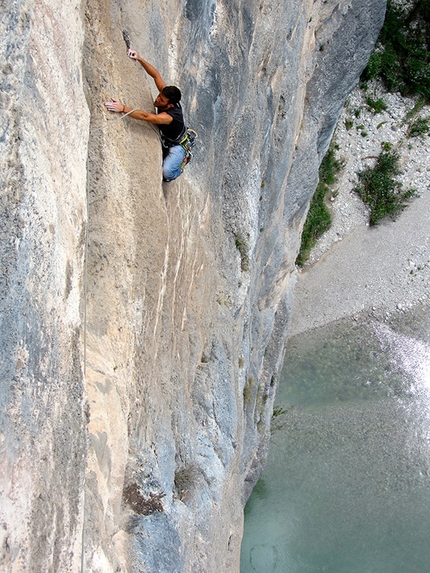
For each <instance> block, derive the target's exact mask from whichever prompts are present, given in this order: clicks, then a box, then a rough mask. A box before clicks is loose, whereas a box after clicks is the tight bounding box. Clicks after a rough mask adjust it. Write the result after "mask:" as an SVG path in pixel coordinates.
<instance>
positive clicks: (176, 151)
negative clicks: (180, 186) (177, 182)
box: [163, 145, 186, 181]
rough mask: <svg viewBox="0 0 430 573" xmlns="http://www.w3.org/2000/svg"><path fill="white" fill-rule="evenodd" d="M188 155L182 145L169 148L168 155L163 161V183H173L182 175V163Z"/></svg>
mask: <svg viewBox="0 0 430 573" xmlns="http://www.w3.org/2000/svg"><path fill="white" fill-rule="evenodd" d="M185 155H186V153H185V149H184V148H183V147H182V146H181V145H174V146H173V147H169V148H168V153H167V155H166V157H165V158H164V161H163V181H173V179H176V178H177V177H179V175H180V174H181V173H182V171H181V163H182V161H183V160H184V157H185Z"/></svg>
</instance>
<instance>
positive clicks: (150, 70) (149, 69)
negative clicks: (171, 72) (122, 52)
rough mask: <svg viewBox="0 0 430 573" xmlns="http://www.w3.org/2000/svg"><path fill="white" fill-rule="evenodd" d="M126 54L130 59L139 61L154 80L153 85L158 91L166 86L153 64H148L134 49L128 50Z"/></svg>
mask: <svg viewBox="0 0 430 573" xmlns="http://www.w3.org/2000/svg"><path fill="white" fill-rule="evenodd" d="M127 56H128V57H129V58H131V59H132V60H136V61H137V62H139V64H140V65H141V66H142V68H143V69H144V70H145V72H146V73H147V74H148V75H149V76H151V78H152V79H153V80H154V82H155V85H156V86H157V88H158V91H160V92H161V90H162V89H163V88H165V87H166V85H167V84H166V82H165V81H164V80H163V78H162V77H161V75H160V72H159V71H158V70H157V69H156V68H154V66H153V65H151V64H149V63H148V62H146V61H145V60H144V59H143V58H141V57H140V56H139V54H138V53H137V52H136V50H128V52H127Z"/></svg>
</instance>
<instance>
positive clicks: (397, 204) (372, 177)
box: [354, 151, 417, 226]
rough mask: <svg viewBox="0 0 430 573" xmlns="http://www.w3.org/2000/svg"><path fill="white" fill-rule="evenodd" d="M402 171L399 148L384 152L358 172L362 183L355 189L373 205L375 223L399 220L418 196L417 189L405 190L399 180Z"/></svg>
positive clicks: (373, 222)
mask: <svg viewBox="0 0 430 573" xmlns="http://www.w3.org/2000/svg"><path fill="white" fill-rule="evenodd" d="M400 174H401V171H400V169H399V156H398V153H397V152H395V151H383V152H382V153H381V154H380V155H379V157H378V159H377V161H376V165H375V166H374V167H366V168H365V169H363V171H361V172H360V173H359V174H358V179H359V184H358V185H357V186H356V187H355V188H354V191H355V192H356V193H358V195H359V196H360V197H361V199H362V200H363V201H364V203H366V205H368V207H369V208H370V219H369V224H370V225H371V226H373V225H376V224H377V223H378V222H379V221H381V220H382V219H385V218H391V219H395V218H396V217H397V215H399V213H400V212H401V211H403V209H404V208H405V207H406V206H407V204H408V202H409V201H410V199H411V198H412V197H415V196H416V195H417V192H416V191H415V190H413V189H409V190H408V191H403V190H402V184H401V183H400V182H399V181H397V180H396V177H397V176H398V175H400Z"/></svg>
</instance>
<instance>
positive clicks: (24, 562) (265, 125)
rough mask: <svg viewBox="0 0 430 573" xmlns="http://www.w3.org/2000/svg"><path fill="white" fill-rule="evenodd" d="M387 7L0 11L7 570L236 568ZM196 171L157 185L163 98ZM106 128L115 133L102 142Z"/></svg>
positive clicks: (230, 5)
mask: <svg viewBox="0 0 430 573" xmlns="http://www.w3.org/2000/svg"><path fill="white" fill-rule="evenodd" d="M383 13H384V2H383V1H382V0H363V1H362V2H360V3H359V2H357V1H356V0H353V1H351V0H349V1H346V0H343V1H333V0H329V1H322V2H319V1H317V2H304V1H302V0H292V1H291V2H285V1H281V0H261V1H260V2H251V1H246V2H242V1H240V0H228V1H227V0H224V1H221V0H218V1H215V0H213V1H207V2H202V1H200V0H199V1H197V0H188V1H180V0H169V2H167V1H163V0H158V1H157V2H152V1H151V2H149V1H147V0H129V1H128V2H125V1H123V0H116V1H112V2H109V3H107V4H106V2H102V1H101V0H89V1H88V2H87V3H83V4H81V3H80V2H78V1H76V0H66V1H64V0H63V2H61V3H59V2H58V0H51V1H45V0H43V1H42V0H40V1H35V0H34V1H32V0H20V1H19V0H18V1H15V2H14V3H13V5H12V8H9V9H7V10H6V9H4V8H2V13H1V28H0V30H1V31H2V32H3V33H2V35H1V38H2V40H1V50H2V54H4V55H5V57H4V58H2V60H4V61H5V62H6V63H5V64H4V67H3V70H2V71H3V74H2V76H1V81H2V91H1V97H2V99H3V103H4V105H3V106H2V108H3V111H2V129H3V131H2V136H1V138H0V145H1V162H2V164H1V165H2V179H3V181H4V182H5V185H4V188H5V191H4V195H3V194H2V197H3V196H4V198H5V200H4V201H2V205H1V215H0V217H1V222H2V225H1V229H2V230H1V233H2V243H1V248H2V257H1V261H2V263H1V264H2V271H1V291H0V296H1V299H0V300H1V305H2V314H1V321H2V328H1V330H0V337H1V344H2V349H3V353H2V354H3V356H2V361H1V376H2V379H3V380H4V384H3V385H2V386H3V390H2V393H1V401H2V417H1V437H2V442H1V444H2V445H1V447H2V461H1V463H2V470H3V471H2V473H1V494H2V503H1V507H0V512H1V523H2V530H1V534H2V540H1V541H2V549H1V551H2V552H1V554H0V560H1V561H0V563H1V564H2V568H3V569H4V570H5V571H12V570H13V571H55V572H58V571H79V570H82V571H92V572H99V571H100V572H103V573H106V572H109V571H112V572H113V571H133V572H138V571H139V572H144V571H150V572H155V571H157V572H158V573H162V572H166V573H172V572H191V571H201V572H208V573H209V572H212V571H218V570H222V571H232V572H233V571H238V570H239V552H240V542H241V536H242V521H243V511H242V509H243V505H244V502H245V501H246V498H247V496H248V495H249V492H250V490H251V489H252V486H253V485H254V484H255V482H256V480H257V478H258V475H259V473H260V471H261V469H262V466H263V464H264V460H265V456H266V450H267V443H268V436H269V433H270V418H271V412H272V407H273V399H274V396H275V392H276V386H277V381H278V373H279V371H280V368H281V364H282V358H283V349H284V343H285V337H286V332H287V327H288V318H289V314H290V306H291V292H292V286H293V283H294V260H295V257H296V254H297V250H298V246H299V236H300V230H301V227H302V224H303V221H304V218H305V216H306V211H307V208H308V204H309V199H310V197H311V195H312V192H313V190H314V188H315V184H316V180H317V171H318V165H319V162H320V160H321V158H322V156H323V154H324V153H325V150H326V148H327V146H328V143H329V140H330V137H331V134H332V132H333V129H334V127H335V123H336V120H337V117H338V114H339V112H340V110H341V108H342V105H343V101H344V99H345V97H346V95H347V94H348V93H349V91H350V90H351V89H352V88H353V87H354V85H355V84H356V82H357V79H358V76H359V74H360V72H361V70H362V69H363V67H364V65H365V63H366V61H367V58H368V56H369V54H370V51H371V49H372V46H373V43H374V41H375V39H376V36H377V33H378V31H379V28H380V26H381V24H382V20H383ZM123 31H126V32H127V34H128V35H129V37H130V40H131V43H132V46H133V48H135V49H136V50H137V51H138V52H139V53H140V54H141V55H142V56H143V57H144V58H145V59H147V60H148V61H150V62H151V63H153V64H154V65H155V66H156V67H157V68H158V69H159V70H160V72H161V73H162V75H163V77H164V78H165V79H166V80H168V81H169V83H174V84H177V85H178V86H179V87H180V88H181V89H182V92H183V101H184V108H185V112H186V117H187V120H188V123H189V124H190V125H191V126H192V127H194V128H195V129H196V130H197V131H198V133H199V139H198V145H197V149H196V153H195V156H194V158H193V161H192V163H191V164H190V166H189V167H187V170H186V172H185V174H184V175H183V176H182V177H181V178H179V179H178V180H177V181H175V182H172V183H169V184H162V182H161V149H160V144H159V140H158V135H157V133H156V131H155V130H154V129H153V128H151V126H149V125H147V124H144V123H142V122H138V121H136V120H133V119H130V118H126V119H125V120H121V121H118V122H116V123H112V124H108V122H109V121H110V120H113V119H116V118H117V117H118V116H112V115H110V114H108V112H106V111H105V109H104V106H103V102H104V101H106V100H107V99H109V98H110V97H112V96H116V97H119V98H120V99H121V101H123V102H124V103H126V105H128V106H133V107H139V108H142V109H145V110H151V109H152V101H153V98H154V96H155V95H156V91H155V89H154V86H153V85H152V83H151V82H152V80H151V79H150V78H148V77H147V76H146V74H145V72H144V71H143V69H142V68H141V67H140V66H139V65H137V64H135V63H134V62H132V61H131V60H129V59H128V58H127V57H126V55H125V51H126V47H125V43H124V39H123ZM101 128H102V129H101Z"/></svg>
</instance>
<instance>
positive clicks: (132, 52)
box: [127, 50, 139, 60]
mask: <svg viewBox="0 0 430 573" xmlns="http://www.w3.org/2000/svg"><path fill="white" fill-rule="evenodd" d="M127 56H128V57H129V58H130V59H132V60H138V59H139V54H138V53H137V52H136V50H128V51H127Z"/></svg>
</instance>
